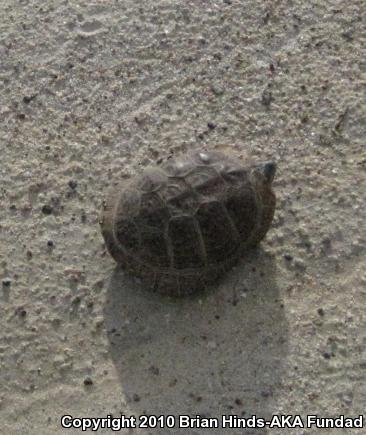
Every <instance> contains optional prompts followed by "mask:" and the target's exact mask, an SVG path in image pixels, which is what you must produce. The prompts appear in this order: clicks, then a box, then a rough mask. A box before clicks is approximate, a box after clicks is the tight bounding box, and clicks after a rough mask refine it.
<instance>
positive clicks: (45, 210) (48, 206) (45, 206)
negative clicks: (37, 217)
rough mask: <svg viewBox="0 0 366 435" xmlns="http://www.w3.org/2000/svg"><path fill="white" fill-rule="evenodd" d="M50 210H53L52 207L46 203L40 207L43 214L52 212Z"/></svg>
mask: <svg viewBox="0 0 366 435" xmlns="http://www.w3.org/2000/svg"><path fill="white" fill-rule="evenodd" d="M52 211H53V208H52V207H51V206H50V205H48V204H46V205H44V206H43V207H42V213H43V214H46V215H49V214H52Z"/></svg>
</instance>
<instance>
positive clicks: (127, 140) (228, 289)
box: [0, 0, 366, 435]
mask: <svg viewBox="0 0 366 435" xmlns="http://www.w3.org/2000/svg"><path fill="white" fill-rule="evenodd" d="M0 17H1V20H0V152H1V166H0V174H1V185H0V203H1V208H0V210H1V211H0V241H1V245H0V279H1V281H2V283H1V282H0V285H1V288H0V433H1V434H4V435H9V434H11V435H13V434H30V435H33V434H39V435H43V434H50V433H55V434H56V433H57V434H58V433H65V434H66V433H68V434H74V433H75V434H77V433H82V432H81V431H79V430H76V429H68V430H67V429H62V428H61V426H60V418H61V416H62V415H63V414H70V415H72V416H74V417H82V416H84V417H106V416H107V415H108V414H111V415H113V416H119V415H120V414H121V413H123V414H126V415H135V416H138V415H141V414H165V415H166V414H175V415H179V414H191V415H193V416H195V415H197V414H199V415H202V416H206V417H218V418H219V417H220V416H221V415H223V414H227V415H236V416H247V417H248V416H251V415H252V414H257V415H258V416H262V417H269V416H271V415H272V414H278V413H280V414H292V415H294V414H299V415H301V416H303V417H304V418H305V417H306V415H308V414H317V415H319V416H322V417H329V416H338V415H340V414H342V415H346V416H353V417H355V416H358V415H360V414H363V413H364V411H365V406H366V350H365V348H366V315H365V300H366V274H365V270H366V262H365V233H366V231H365V229H366V228H365V202H366V198H365V196H366V177H365V165H366V151H365V138H366V105H365V85H366V76H365V67H366V64H365V58H366V50H365V47H366V39H365V34H366V33H365V30H366V27H365V21H364V20H365V3H364V0H318V1H315V0H313V1H305V0H301V1H300V0H292V1H290V2H284V1H273V2H269V1H265V0H258V1H248V0H244V1H239V0H225V1H222V0H216V1H202V0H195V1H165V0H158V1H144V2H142V1H137V0H125V1H122V0H120V1H118V0H116V1H111V0H105V1H96V0H94V1H78V2H76V1H71V0H70V1H68V0H64V1H56V0H47V1H45V2H43V1H42V2H41V1H35V0H19V1H15V0H2V1H1V3H0ZM208 124H209V125H208ZM197 145H198V146H199V145H201V146H202V147H206V148H208V149H211V148H217V149H220V150H227V149H230V150H232V151H233V152H236V153H238V154H241V153H244V152H247V151H250V152H251V153H252V154H253V155H254V157H255V158H258V159H267V158H273V159H275V160H276V161H277V162H278V168H279V169H278V174H277V177H276V181H275V184H274V188H275V190H276V192H277V196H278V208H277V211H276V216H275V220H274V224H273V228H272V229H271V231H270V232H269V233H268V236H267V238H266V239H265V241H264V242H263V243H262V245H261V247H260V248H259V249H257V250H256V251H255V252H254V253H252V254H251V255H250V256H249V257H248V258H246V259H244V260H243V261H242V262H241V263H240V264H239V265H238V266H237V267H236V268H235V269H234V270H233V271H232V272H230V273H228V274H227V275H226V276H225V277H224V279H223V280H222V281H221V282H220V283H218V284H217V285H216V286H213V288H212V289H211V290H210V291H209V292H208V293H206V294H204V295H202V296H199V297H198V298H193V299H185V300H181V301H178V302H174V301H171V300H169V299H166V298H162V297H159V296H157V295H152V294H149V293H146V292H145V291H143V290H142V289H141V288H140V286H139V283H138V282H135V281H134V280H131V279H130V278H127V277H125V276H124V275H123V272H122V271H120V270H118V269H116V268H115V264H114V262H113V260H112V259H111V257H110V256H109V255H108V254H107V253H106V252H105V247H104V245H103V240H102V237H101V234H100V231H99V226H98V213H99V208H100V203H101V200H102V198H103V194H104V193H105V192H106V191H107V190H108V189H109V187H110V186H112V185H113V184H114V183H115V182H117V181H120V180H121V178H127V177H129V176H131V175H133V174H135V173H136V172H138V171H140V170H141V168H142V167H144V166H146V165H147V164H149V163H151V162H153V161H155V160H157V159H158V158H164V157H167V156H168V155H176V154H178V153H180V152H184V151H186V150H189V149H191V148H193V147H195V146H197ZM365 430H366V429H365V428H364V429H354V430H353V431H352V430H348V431H347V433H352V434H364V433H365ZM320 432H321V430H320V429H315V428H310V429H307V428H303V429H301V428H295V429H287V430H279V429H267V430H263V429H258V430H256V431H252V432H250V431H247V432H245V431H244V430H243V429H242V430H239V429H236V430H234V429H233V430H228V431H226V432H225V433H233V434H242V433H255V434H280V433H281V434H282V433H287V434H291V435H293V434H294V435H303V434H315V433H320ZM103 433H112V432H111V431H103ZM121 433H122V432H121ZM123 433H138V434H150V433H151V434H165V433H173V434H209V433H218V434H221V433H223V431H222V429H220V430H216V431H215V430H212V431H210V430H206V429H188V430H187V429H178V428H175V429H172V430H170V431H169V430H168V429H134V430H129V431H128V430H126V431H124V432H123ZM322 433H323V432H322ZM329 433H332V434H333V433H334V434H338V433H346V431H342V430H336V429H333V430H331V431H330V432H329Z"/></svg>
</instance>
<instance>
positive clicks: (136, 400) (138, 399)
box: [132, 393, 141, 402]
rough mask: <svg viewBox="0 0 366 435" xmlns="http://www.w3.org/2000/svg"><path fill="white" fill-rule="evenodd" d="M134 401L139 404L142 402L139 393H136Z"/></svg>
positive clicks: (133, 397)
mask: <svg viewBox="0 0 366 435" xmlns="http://www.w3.org/2000/svg"><path fill="white" fill-rule="evenodd" d="M132 400H133V401H134V402H139V401H140V400H141V398H140V396H139V395H138V394H137V393H134V395H133V396H132Z"/></svg>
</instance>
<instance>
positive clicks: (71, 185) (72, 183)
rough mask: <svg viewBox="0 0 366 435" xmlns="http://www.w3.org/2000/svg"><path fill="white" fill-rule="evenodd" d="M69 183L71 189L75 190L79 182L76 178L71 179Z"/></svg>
mask: <svg viewBox="0 0 366 435" xmlns="http://www.w3.org/2000/svg"><path fill="white" fill-rule="evenodd" d="M68 184H69V187H70V189H72V190H75V189H76V188H77V186H78V183H77V181H75V180H70V181H69V183H68Z"/></svg>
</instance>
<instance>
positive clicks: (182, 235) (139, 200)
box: [100, 150, 276, 296]
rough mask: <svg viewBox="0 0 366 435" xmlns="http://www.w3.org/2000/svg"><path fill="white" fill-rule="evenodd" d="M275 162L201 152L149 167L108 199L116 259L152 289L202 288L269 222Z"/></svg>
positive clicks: (108, 232)
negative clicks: (256, 161)
mask: <svg viewBox="0 0 366 435" xmlns="http://www.w3.org/2000/svg"><path fill="white" fill-rule="evenodd" d="M275 172H276V164H275V162H273V161H264V162H260V163H254V162H253V161H252V160H251V159H250V158H246V159H244V161H243V160H240V159H239V158H237V157H234V156H233V155H227V154H224V153H222V152H220V151H214V150H212V151H207V150H196V151H193V152H190V153H186V154H182V155H180V156H178V157H176V158H171V159H167V160H166V161H165V162H163V163H161V164H160V165H156V166H149V167H147V168H146V169H145V170H143V171H142V173H140V174H139V175H137V176H135V177H133V178H131V179H130V180H128V181H126V180H125V181H124V183H122V184H120V185H119V186H118V187H117V188H114V189H113V190H112V192H111V193H110V194H109V195H108V196H107V198H106V200H104V201H103V206H102V212H101V218H100V225H101V231H102V235H103V237H104V241H105V245H106V247H107V250H108V251H109V253H110V254H111V256H112V257H113V258H114V259H115V261H116V262H117V263H119V264H121V265H122V267H123V268H124V269H125V270H126V271H127V272H128V273H130V274H133V275H134V276H136V277H139V278H140V279H141V280H142V281H143V282H146V283H147V284H148V287H149V288H150V289H152V290H154V291H158V292H160V293H165V294H168V295H171V296H184V295H188V294H192V293H197V292H198V291H199V290H200V289H204V288H206V286H207V285H208V284H212V283H213V282H214V281H215V280H216V279H217V278H219V277H220V276H221V275H222V274H223V273H224V272H226V271H228V270H229V269H230V268H232V266H233V265H234V264H235V263H236V262H237V260H238V259H239V258H240V257H242V256H243V255H244V253H245V252H247V251H248V250H249V249H250V248H252V247H254V246H256V245H257V244H258V243H259V242H260V241H261V240H262V239H263V238H264V236H265V235H266V233H267V231H268V230H269V228H270V225H271V222H272V219H273V216H274V211H275V205H276V198H275V194H274V192H273V190H272V182H273V179H274V176H275Z"/></svg>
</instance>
